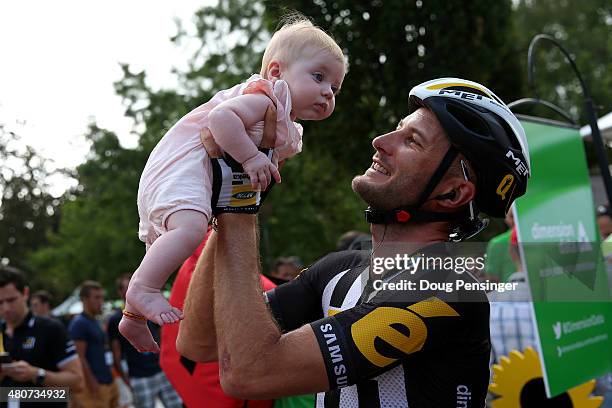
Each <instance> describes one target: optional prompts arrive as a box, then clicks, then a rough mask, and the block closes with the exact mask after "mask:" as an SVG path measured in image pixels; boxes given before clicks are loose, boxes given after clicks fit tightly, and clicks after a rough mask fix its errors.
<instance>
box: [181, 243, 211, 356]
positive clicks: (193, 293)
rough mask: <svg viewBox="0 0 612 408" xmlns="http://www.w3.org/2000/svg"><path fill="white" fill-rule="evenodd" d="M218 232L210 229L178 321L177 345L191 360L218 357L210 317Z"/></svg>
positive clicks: (182, 353)
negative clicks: (181, 317) (181, 315)
mask: <svg viewBox="0 0 612 408" xmlns="http://www.w3.org/2000/svg"><path fill="white" fill-rule="evenodd" d="M216 247H217V234H216V233H215V232H213V233H211V235H210V237H209V238H208V241H207V242H206V245H205V246H204V250H203V251H202V255H200V259H198V264H197V265H196V268H195V271H194V272H193V274H192V275H191V282H190V283H189V288H188V289H187V296H186V297H185V305H184V307H183V313H184V315H185V319H183V320H182V321H181V323H180V325H179V331H178V336H177V338H176V349H177V351H178V352H179V354H181V355H183V356H185V357H187V358H188V359H190V360H193V361H198V362H208V361H216V360H217V335H216V331H215V321H214V317H213V301H214V298H213V296H214V295H213V276H214V269H215V265H214V256H215V250H216Z"/></svg>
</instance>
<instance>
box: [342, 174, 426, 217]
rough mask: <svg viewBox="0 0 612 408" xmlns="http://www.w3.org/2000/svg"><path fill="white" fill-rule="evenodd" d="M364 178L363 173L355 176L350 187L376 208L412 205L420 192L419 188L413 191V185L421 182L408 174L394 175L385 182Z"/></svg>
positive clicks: (383, 208) (383, 209) (386, 208)
mask: <svg viewBox="0 0 612 408" xmlns="http://www.w3.org/2000/svg"><path fill="white" fill-rule="evenodd" d="M366 178H367V176H366V175H363V174H362V175H359V176H355V178H353V181H352V182H351V187H352V188H353V191H354V192H355V193H357V195H359V197H361V199H362V200H363V201H365V202H366V203H367V204H368V205H369V206H371V207H372V208H375V209H377V210H382V211H388V210H392V209H394V208H398V207H403V206H410V205H413V204H415V203H416V200H417V194H420V189H419V190H418V191H414V187H415V186H418V185H420V184H421V183H419V182H418V181H417V180H415V179H414V177H411V176H410V175H403V176H396V178H395V179H394V180H392V182H391V183H385V184H376V183H372V182H368V181H367V180H366Z"/></svg>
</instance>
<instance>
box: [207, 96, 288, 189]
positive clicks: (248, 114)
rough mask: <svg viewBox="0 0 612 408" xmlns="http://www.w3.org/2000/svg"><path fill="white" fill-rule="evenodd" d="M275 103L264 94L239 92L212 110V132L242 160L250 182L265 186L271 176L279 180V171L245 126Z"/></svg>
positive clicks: (222, 146)
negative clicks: (252, 138) (239, 93)
mask: <svg viewBox="0 0 612 408" xmlns="http://www.w3.org/2000/svg"><path fill="white" fill-rule="evenodd" d="M271 103H272V102H271V101H270V98H268V97H267V96H265V95H262V94H247V95H240V96H238V97H236V98H232V99H229V100H227V101H225V102H223V103H221V104H219V105H218V106H216V107H215V108H214V109H213V110H211V111H210V113H209V116H208V118H209V121H210V125H209V127H210V131H211V133H212V135H213V138H214V139H215V141H216V142H217V143H218V144H219V146H221V148H222V149H223V150H224V151H225V152H227V153H229V154H230V155H231V156H232V157H233V158H234V159H236V160H238V161H239V162H240V163H242V166H243V167H244V170H245V171H246V172H247V173H248V174H249V177H250V178H251V183H252V184H253V186H256V185H257V183H259V184H260V187H261V189H265V188H266V187H267V185H268V184H269V183H270V181H271V178H272V177H274V179H275V180H276V181H277V182H279V183H280V174H279V172H278V169H277V168H276V166H274V165H273V164H272V163H271V162H270V160H269V159H268V158H267V157H266V155H265V154H263V153H262V152H260V151H259V150H258V149H257V146H255V144H254V143H253V141H252V140H251V139H250V138H249V136H248V135H247V133H246V129H247V128H248V127H250V126H252V125H254V124H255V123H257V122H261V121H262V120H263V118H264V116H265V114H266V109H267V108H268V106H270V104H271Z"/></svg>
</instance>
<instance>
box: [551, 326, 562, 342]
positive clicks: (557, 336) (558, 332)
mask: <svg viewBox="0 0 612 408" xmlns="http://www.w3.org/2000/svg"><path fill="white" fill-rule="evenodd" d="M552 328H553V331H554V332H555V340H559V339H560V338H561V334H563V332H562V329H561V322H557V323H555V324H553V325H552Z"/></svg>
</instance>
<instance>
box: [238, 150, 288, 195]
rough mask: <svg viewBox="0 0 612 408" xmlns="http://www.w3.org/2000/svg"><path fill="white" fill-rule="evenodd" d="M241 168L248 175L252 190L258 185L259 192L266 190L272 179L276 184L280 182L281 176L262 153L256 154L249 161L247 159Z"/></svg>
mask: <svg viewBox="0 0 612 408" xmlns="http://www.w3.org/2000/svg"><path fill="white" fill-rule="evenodd" d="M242 168H243V169H244V171H245V172H246V173H247V174H248V175H249V178H250V179H251V186H252V187H253V188H257V185H258V184H259V188H260V190H261V191H264V190H265V189H266V188H268V185H269V184H270V182H271V181H272V177H274V180H276V182H277V183H280V182H281V176H280V173H279V172H278V168H277V167H276V166H275V165H274V164H272V162H271V161H270V159H268V156H266V155H265V154H264V153H262V152H257V154H256V155H255V156H253V157H251V158H250V159H247V160H246V161H245V162H244V163H242Z"/></svg>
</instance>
